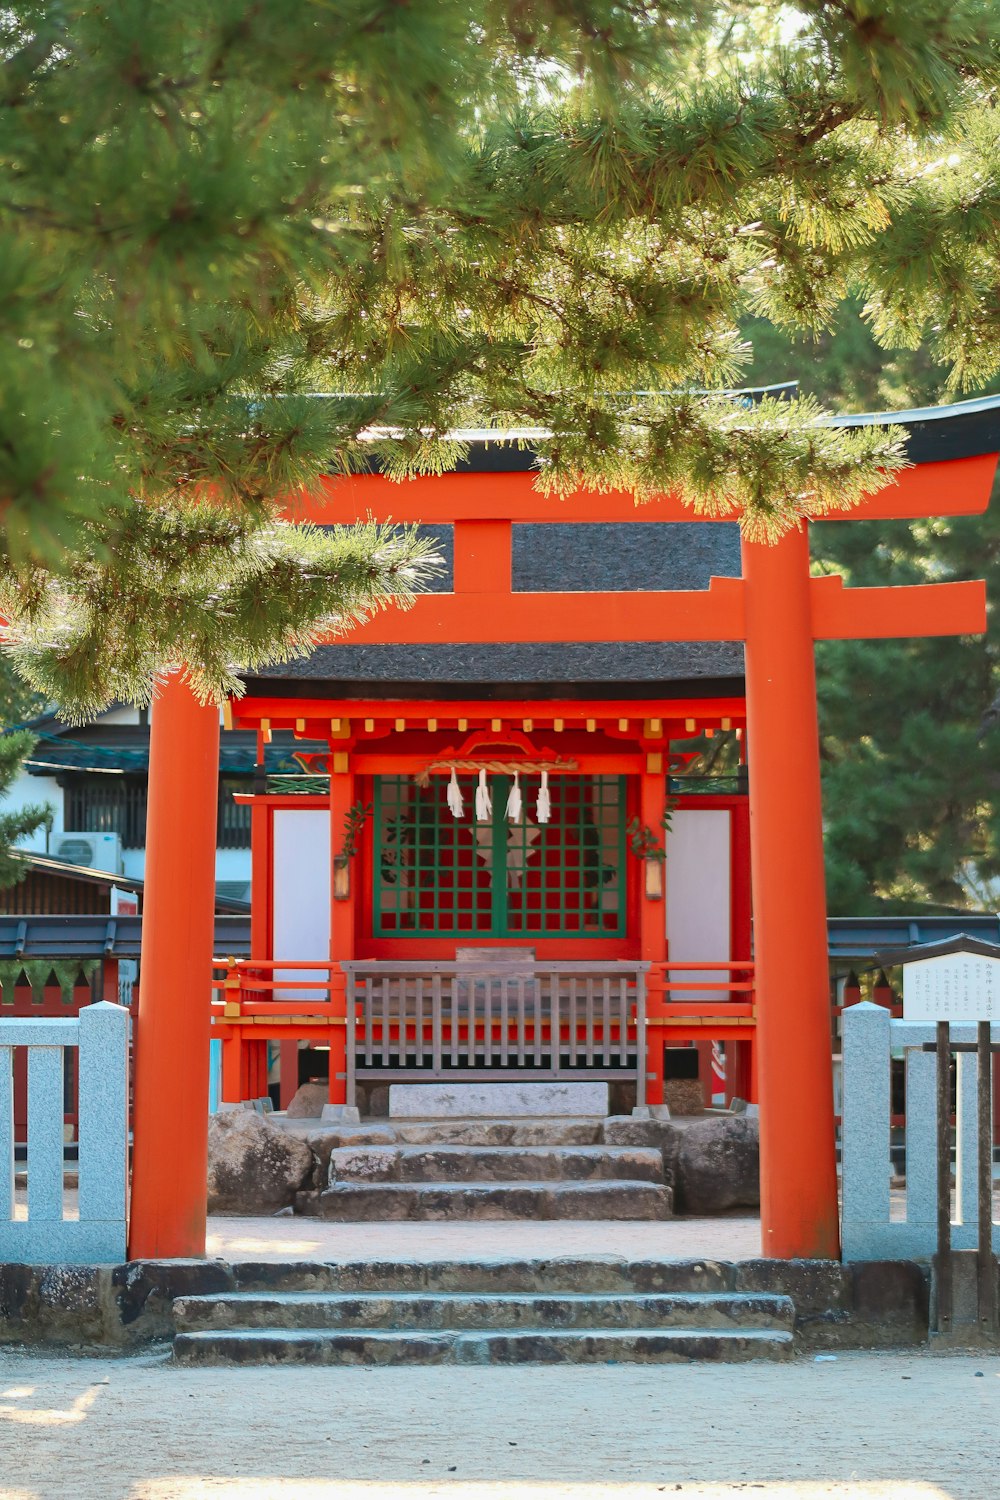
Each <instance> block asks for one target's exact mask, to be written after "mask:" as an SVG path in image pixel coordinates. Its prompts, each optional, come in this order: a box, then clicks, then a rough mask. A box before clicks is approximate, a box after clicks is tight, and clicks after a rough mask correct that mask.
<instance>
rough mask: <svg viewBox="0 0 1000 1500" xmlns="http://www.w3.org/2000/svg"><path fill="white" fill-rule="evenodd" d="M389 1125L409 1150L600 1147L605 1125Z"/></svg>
mask: <svg viewBox="0 0 1000 1500" xmlns="http://www.w3.org/2000/svg"><path fill="white" fill-rule="evenodd" d="M387 1123H388V1124H389V1128H390V1129H391V1130H392V1131H393V1133H394V1135H395V1137H396V1139H397V1140H398V1141H399V1142H400V1144H401V1145H407V1146H600V1145H601V1144H602V1143H603V1141H604V1124H605V1122H604V1120H603V1119H597V1118H594V1117H592V1116H591V1117H588V1118H585V1119H572V1118H570V1117H568V1116H567V1117H565V1118H562V1119H560V1118H559V1117H558V1116H555V1117H552V1118H549V1119H546V1118H544V1117H543V1118H540V1119H536V1118H534V1117H532V1116H530V1115H527V1116H524V1117H522V1118H520V1119H513V1120H512V1119H506V1118H500V1117H498V1118H496V1119H471V1120H470V1119H453V1120H401V1119H398V1118H397V1119H394V1120H392V1121H390V1122H387ZM627 1144H631V1142H628V1143H627ZM644 1144H645V1143H644Z"/></svg>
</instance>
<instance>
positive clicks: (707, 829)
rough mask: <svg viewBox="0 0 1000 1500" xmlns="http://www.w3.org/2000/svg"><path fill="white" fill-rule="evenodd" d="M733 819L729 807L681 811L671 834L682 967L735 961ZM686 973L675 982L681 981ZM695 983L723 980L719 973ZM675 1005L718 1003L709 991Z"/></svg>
mask: <svg viewBox="0 0 1000 1500" xmlns="http://www.w3.org/2000/svg"><path fill="white" fill-rule="evenodd" d="M730 839H731V817H730V813H729V810H728V808H697V807H692V808H686V807H685V808H677V809H675V811H674V814H673V818H672V820H671V825H670V829H669V831H668V833H667V840H666V850H667V863H666V901H665V906H666V922H667V943H668V945H669V946H668V952H669V955H670V957H671V958H672V959H674V960H675V961H676V962H677V963H697V962H698V961H699V960H700V959H708V960H711V959H715V960H716V961H717V962H720V963H721V962H728V961H729V959H730V958H731V956H732V952H731V933H732V915H731V909H732V891H731V885H732V873H731V872H732V867H731V862H730ZM683 977H684V976H683V975H682V974H681V973H677V974H673V975H671V978H675V979H681V978H683ZM691 977H692V978H700V979H703V980H709V981H712V980H714V981H718V979H719V978H720V976H719V974H718V972H715V973H712V972H711V971H707V970H706V971H702V972H698V971H695V973H694V974H692V976H691ZM672 998H673V999H674V1000H680V999H691V1000H705V999H709V998H715V997H714V996H711V995H709V994H706V992H705V991H701V992H699V991H697V990H691V991H688V992H685V991H683V990H675V991H674V992H673V994H672Z"/></svg>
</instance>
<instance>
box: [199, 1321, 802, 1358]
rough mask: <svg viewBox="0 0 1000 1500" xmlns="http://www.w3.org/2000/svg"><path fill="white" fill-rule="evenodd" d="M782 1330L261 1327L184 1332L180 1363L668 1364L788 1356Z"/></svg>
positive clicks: (789, 1341)
mask: <svg viewBox="0 0 1000 1500" xmlns="http://www.w3.org/2000/svg"><path fill="white" fill-rule="evenodd" d="M794 1352H795V1342H794V1339H793V1336H792V1334H791V1333H789V1332H788V1331H787V1330H786V1329H784V1328H774V1329H772V1328H746V1329H741V1330H739V1331H738V1332H730V1331H723V1330H720V1329H707V1328H666V1329H659V1328H632V1329H621V1328H589V1329H548V1328H538V1329H531V1330H529V1331H527V1332H509V1331H506V1332H505V1331H502V1330H501V1331H496V1332H494V1331H485V1330H476V1331H474V1332H473V1331H456V1330H442V1331H439V1332H419V1331H416V1330H412V1331H411V1330H408V1329H399V1330H388V1329H385V1330H380V1329H371V1330H367V1331H364V1332H361V1331H357V1332H345V1331H343V1330H334V1329H313V1328H301V1329H295V1328H284V1329H279V1328H262V1329H231V1330H218V1331H213V1332H208V1331H205V1332H195V1333H179V1334H178V1335H177V1336H176V1338H175V1339H174V1354H173V1357H174V1360H175V1361H176V1362H177V1363H178V1364H183V1365H221V1364H255V1365H256V1364H308V1365H445V1364H447V1365H517V1364H607V1363H615V1364H665V1363H677V1362H682V1361H690V1360H720V1361H731V1362H736V1361H740V1362H742V1361H746V1360H751V1359H774V1360H777V1359H787V1358H789V1357H790V1356H791V1355H792V1354H793V1353H794Z"/></svg>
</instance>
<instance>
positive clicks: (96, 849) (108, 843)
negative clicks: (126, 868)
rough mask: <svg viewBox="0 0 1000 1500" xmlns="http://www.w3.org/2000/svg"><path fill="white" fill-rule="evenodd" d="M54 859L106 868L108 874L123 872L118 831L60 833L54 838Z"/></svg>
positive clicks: (91, 868)
mask: <svg viewBox="0 0 1000 1500" xmlns="http://www.w3.org/2000/svg"><path fill="white" fill-rule="evenodd" d="M54 844H55V847H54V849H53V851H52V853H53V857H54V858H55V859H61V860H63V861H64V862H65V863H66V864H68V865H85V866H86V867H87V869H90V870H106V871H107V872H108V874H109V875H121V874H123V868H122V838H121V834H120V833H70V832H69V831H67V832H66V833H61V834H59V836H58V837H57V838H56V839H55V840H54Z"/></svg>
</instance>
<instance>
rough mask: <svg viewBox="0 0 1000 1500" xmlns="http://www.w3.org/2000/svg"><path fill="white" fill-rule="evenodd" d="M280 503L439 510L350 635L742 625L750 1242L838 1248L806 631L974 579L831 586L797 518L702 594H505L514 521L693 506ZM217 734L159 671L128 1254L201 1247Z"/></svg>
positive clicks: (980, 458)
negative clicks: (409, 604)
mask: <svg viewBox="0 0 1000 1500" xmlns="http://www.w3.org/2000/svg"><path fill="white" fill-rule="evenodd" d="M969 405H970V407H971V406H974V405H976V403H970V404H969ZM991 436H992V433H991ZM990 446H991V447H992V448H994V449H995V448H996V447H998V446H1000V444H997V443H996V442H991V444H990ZM996 464H997V453H996V452H995V451H993V452H990V453H986V454H978V455H976V456H973V457H963V458H953V459H949V460H947V461H943V462H929V463H921V464H918V465H917V466H916V467H914V468H911V469H909V470H907V471H905V472H904V473H903V474H902V475H901V476H900V478H899V482H898V484H895V485H889V486H887V487H886V488H884V489H882V490H880V491H878V492H877V493H876V494H874V495H871V496H869V497H867V498H866V499H865V500H864V501H863V502H862V504H861V505H860V506H859V507H858V508H857V509H855V510H852V511H849V512H845V513H843V514H839V515H835V516H831V517H830V518H829V519H830V520H832V521H836V520H837V519H850V520H855V519H864V520H884V519H912V518H917V517H925V516H931V515H971V514H977V513H980V512H982V511H983V510H985V509H986V506H987V505H988V503H989V494H990V489H991V486H992V482H993V476H994V472H995V469H996ZM289 514H291V515H293V516H294V517H295V518H296V519H310V520H315V521H324V522H326V523H330V522H338V523H349V522H352V521H355V520H361V519H367V518H369V517H371V516H374V517H375V518H384V519H389V518H391V519H392V520H393V521H395V522H408V521H413V522H423V523H425V524H427V523H432V522H435V521H437V522H442V521H444V522H448V523H451V524H453V525H454V536H455V563H454V592H453V593H452V594H429V595H426V596H423V597H421V598H420V599H419V600H418V601H417V602H416V604H415V605H414V607H413V608H412V609H411V610H408V611H402V610H391V611H386V612H383V613H381V614H379V615H377V616H376V617H375V618H374V619H372V620H371V621H369V622H368V623H367V624H365V625H363V626H361V627H359V628H358V629H357V630H356V631H354V632H352V633H351V636H350V640H351V641H352V642H355V641H358V642H378V643H383V644H388V643H403V642H409V643H418V642H419V643H434V642H443V641H451V642H456V641H464V642H470V643H471V642H502V641H533V642H534V641H537V642H543V641H559V642H565V641H622V640H643V641H699V640H702V641H703V640H742V641H743V642H744V643H745V647H746V687H747V740H748V746H749V752H750V753H749V776H750V820H751V868H752V883H753V906H754V950H755V965H756V985H757V993H758V997H759V1005H758V1019H757V1048H758V1052H757V1056H758V1068H759V1094H760V1100H761V1221H762V1239H763V1244H762V1250H763V1253H764V1254H765V1255H769V1256H775V1257H786V1258H787V1257H795V1256H807V1257H808V1256H815V1257H835V1256H836V1255H837V1254H838V1253H839V1233H838V1217H837V1180H836V1165H835V1140H834V1112H833V1092H832V1069H831V1058H830V1035H829V999H828V972H827V937H826V906H825V884H824V871H823V834H822V810H821V799H820V766H819V741H818V727H817V714H816V679H815V666H814V651H813V643H814V641H816V640H821V639H831V638H833V639H857V638H862V637H880V638H888V637H894V636H896V637H899V636H912V635H921V636H929V635H958V634H976V633H980V632H981V631H983V630H984V629H985V624H986V600H985V585H984V584H983V583H980V582H974V583H950V584H929V585H908V586H905V587H899V588H874V589H869V588H864V589H862V588H859V589H845V588H844V587H843V582H842V580H841V579H840V578H838V577H826V578H813V577H811V576H810V565H809V539H808V529H807V527H806V525H805V524H803V525H801V526H800V527H799V529H798V530H797V531H793V532H790V533H789V534H787V535H786V536H785V537H783V538H782V539H781V541H779V542H778V543H776V544H775V545H772V546H768V545H764V544H760V543H752V542H746V541H744V543H743V548H742V577H741V578H724V579H713V580H712V584H711V587H710V588H709V589H708V590H698V591H676V592H675V591H669V592H668V591H650V592H643V593H625V594H621V593H611V594H608V593H583V592H581V593H538V594H532V593H513V592H512V589H511V527H512V525H513V524H515V523H518V522H533V523H544V522H572V521H581V522H623V521H636V520H637V519H638V520H641V521H692V520H700V519H707V518H700V517H697V516H695V515H694V514H693V513H692V512H691V511H690V510H689V509H688V508H687V507H685V506H683V505H681V504H680V502H679V501H678V500H677V499H676V498H675V497H673V496H664V497H662V498H659V499H657V500H654V501H651V502H650V503H649V504H647V505H644V506H643V507H642V508H641V509H640V510H638V511H637V510H636V507H635V503H634V501H633V498H632V496H631V495H629V494H624V493H620V492H619V493H611V494H604V495H600V494H594V493H591V492H582V493H578V494H575V495H572V496H570V497H569V498H567V499H564V500H562V501H553V500H549V499H546V498H545V497H544V496H542V495H540V494H539V493H538V492H537V491H536V489H535V488H534V485H533V479H532V475H531V474H530V473H523V472H521V473H493V474H477V475H475V476H474V477H472V478H470V477H468V476H465V475H462V474H457V473H456V474H446V475H443V476H434V477H424V478H419V479H414V480H411V481H409V482H408V483H406V484H402V485H399V484H392V483H390V482H389V481H388V480H386V479H385V478H383V477H382V476H379V475H363V476H355V477H352V478H349V479H336V480H334V479H331V480H329V481H328V482H327V484H326V494H325V496H324V498H323V499H322V500H320V501H311V502H307V501H301V502H298V503H296V504H295V505H294V506H292V507H290V510H289ZM720 519H723V518H720ZM218 747H219V713H218V710H217V709H216V708H214V707H205V706H202V705H199V704H198V703H197V702H196V700H195V699H194V697H193V695H192V693H191V691H190V689H189V687H188V686H187V684H186V682H185V681H184V680H183V678H182V677H180V676H174V677H172V678H170V679H169V680H168V681H167V682H166V683H165V684H164V685H163V688H162V691H161V693H160V695H159V697H158V698H157V702H156V708H155V711H154V714H153V718H152V735H151V747H150V764H149V816H148V849H149V862H148V866H147V871H146V895H145V914H144V931H143V961H142V981H141V994H140V1002H139V1021H138V1045H137V1068H136V1098H135V1146H134V1153H133V1188H132V1207H131V1229H130V1241H129V1253H130V1255H131V1256H132V1257H134V1258H152V1257H168V1256H190V1255H201V1254H203V1253H204V1244H205V1239H204V1236H205V1162H206V1149H207V1148H206V1140H207V1108H206V1101H207V1096H208V1054H209V1049H208V1033H209V1016H210V1013H209V983H210V972H211V960H212V912H213V889H214V859H215V818H216V795H217V791H216V788H217V779H218ZM181 810H183V815H181ZM182 1080H183V1082H182ZM181 1087H183V1090H184V1097H183V1098H179V1097H178V1093H179V1089H180V1088H181Z"/></svg>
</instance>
